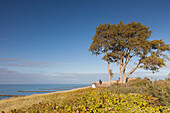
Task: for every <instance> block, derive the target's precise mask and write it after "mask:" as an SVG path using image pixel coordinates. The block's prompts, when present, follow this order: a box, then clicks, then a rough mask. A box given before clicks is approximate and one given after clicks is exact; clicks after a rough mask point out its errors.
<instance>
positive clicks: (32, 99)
mask: <svg viewBox="0 0 170 113" xmlns="http://www.w3.org/2000/svg"><path fill="white" fill-rule="evenodd" d="M86 88H91V86H87V87H82V88H76V89H71V90H67V91H58V92H53V93H46V94H35V95H29V96H24V97H11V98H9V99H3V100H0V112H1V111H5V112H8V111H10V110H11V109H19V108H23V107H24V106H31V105H32V104H37V103H39V102H43V101H44V100H47V98H48V97H49V96H50V95H54V94H57V93H67V92H72V91H77V90H80V89H86Z"/></svg>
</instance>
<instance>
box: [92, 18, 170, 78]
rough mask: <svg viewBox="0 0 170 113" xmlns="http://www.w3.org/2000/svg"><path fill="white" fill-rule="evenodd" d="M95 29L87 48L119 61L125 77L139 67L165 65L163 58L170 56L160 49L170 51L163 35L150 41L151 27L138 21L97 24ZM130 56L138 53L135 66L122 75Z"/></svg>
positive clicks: (108, 59) (106, 57)
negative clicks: (159, 38) (162, 37)
mask: <svg viewBox="0 0 170 113" xmlns="http://www.w3.org/2000/svg"><path fill="white" fill-rule="evenodd" d="M95 30H96V33H95V35H94V37H93V42H92V43H91V45H90V48H89V51H90V52H92V54H94V55H99V54H102V53H104V55H103V58H102V59H103V60H105V61H108V62H109V63H117V64H119V66H120V78H122V77H121V76H122V75H123V76H124V81H125V79H126V78H127V77H128V76H129V75H130V74H132V73H133V72H134V71H135V70H136V69H138V68H143V69H146V70H151V71H152V72H157V71H158V70H159V68H161V67H163V66H166V65H165V60H166V59H169V58H168V56H166V55H165V54H163V52H164V51H169V50H170V45H169V44H165V42H163V40H162V39H161V40H152V41H149V40H148V39H149V37H150V36H151V33H152V31H151V30H149V27H146V26H145V25H142V24H141V23H140V22H138V23H135V22H134V21H132V22H131V23H128V24H124V23H123V22H122V21H120V22H119V23H118V24H117V25H115V24H112V25H111V24H110V23H108V24H100V25H99V26H98V27H97V28H96V29H95ZM133 57H138V61H137V63H136V66H135V67H134V68H132V69H131V71H130V72H128V74H127V75H126V76H125V70H126V67H127V65H128V63H129V61H130V60H131V59H132V58H133Z"/></svg>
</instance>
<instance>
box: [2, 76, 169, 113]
mask: <svg viewBox="0 0 170 113" xmlns="http://www.w3.org/2000/svg"><path fill="white" fill-rule="evenodd" d="M169 87H170V86H169V79H166V80H165V81H162V80H159V81H155V82H153V83H152V82H151V81H150V80H148V79H147V78H145V79H137V80H134V81H131V82H128V83H127V84H125V85H118V84H114V85H113V86H111V87H109V88H96V89H92V88H85V89H79V90H75V91H71V92H61V93H52V94H46V95H38V96H30V97H29V98H28V97H25V100H24V99H22V98H24V97H21V98H18V100H17V101H12V100H13V99H11V101H12V102H11V104H13V103H14V102H20V103H25V105H22V107H21V106H20V107H16V108H12V110H9V109H8V111H10V112H11V113H119V112H123V113H133V112H134V113H141V112H142V113H146V112H148V113H150V112H154V113H162V112H163V113H168V112H170V105H169V100H170V99H169V94H170V93H169ZM26 98H27V100H26ZM38 98H40V101H37V100H38ZM34 99H35V100H36V99H37V100H36V102H34ZM30 100H31V101H30ZM6 102H7V105H10V104H9V103H10V102H9V101H8V100H6ZM27 102H30V104H29V105H27V104H26V103H27ZM16 105H18V104H16ZM0 106H1V104H0ZM14 107H15V106H14Z"/></svg>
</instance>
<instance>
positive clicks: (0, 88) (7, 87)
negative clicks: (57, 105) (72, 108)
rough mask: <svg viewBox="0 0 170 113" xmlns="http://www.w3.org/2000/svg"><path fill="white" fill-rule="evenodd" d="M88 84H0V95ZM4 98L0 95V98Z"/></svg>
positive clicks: (72, 87) (57, 89)
mask: <svg viewBox="0 0 170 113" xmlns="http://www.w3.org/2000/svg"><path fill="white" fill-rule="evenodd" d="M89 85H90V84H0V95H32V94H44V93H48V92H18V91H19V90H24V91H64V90H70V89H75V88H80V87H85V86H89ZM4 98H10V97H3V96H0V100H1V99H4Z"/></svg>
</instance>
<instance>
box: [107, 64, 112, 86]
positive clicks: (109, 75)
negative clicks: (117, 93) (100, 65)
mask: <svg viewBox="0 0 170 113" xmlns="http://www.w3.org/2000/svg"><path fill="white" fill-rule="evenodd" d="M107 70H108V73H109V84H110V85H111V73H110V68H109V62H108V61H107Z"/></svg>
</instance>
